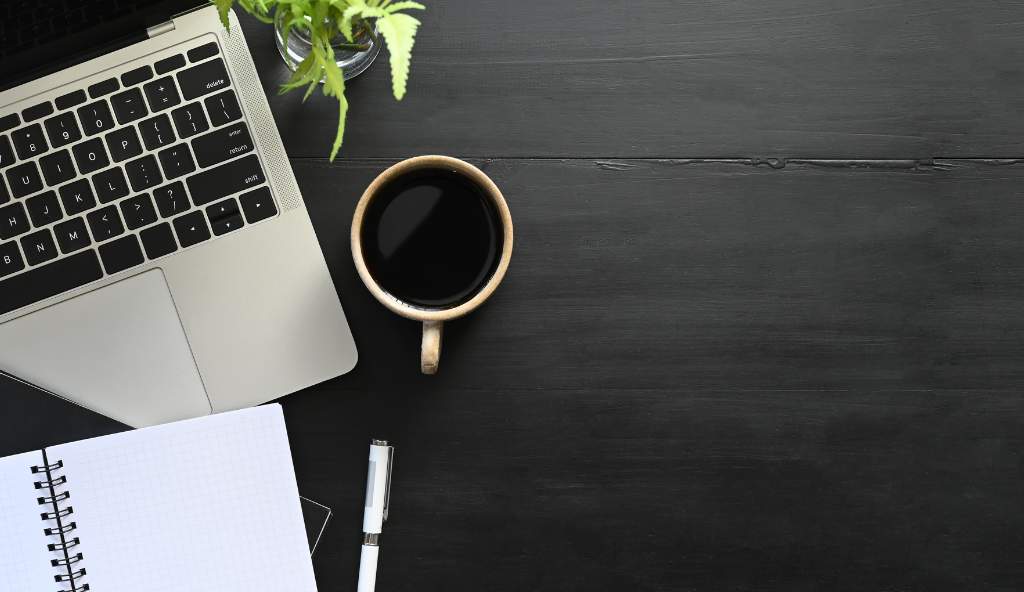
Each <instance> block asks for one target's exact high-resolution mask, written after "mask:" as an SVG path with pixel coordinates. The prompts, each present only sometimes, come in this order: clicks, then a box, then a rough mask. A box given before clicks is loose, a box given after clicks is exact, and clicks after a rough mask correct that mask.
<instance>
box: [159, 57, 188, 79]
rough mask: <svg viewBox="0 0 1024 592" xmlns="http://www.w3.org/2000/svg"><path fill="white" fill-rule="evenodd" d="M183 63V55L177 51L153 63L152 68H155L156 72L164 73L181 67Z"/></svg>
mask: <svg viewBox="0 0 1024 592" xmlns="http://www.w3.org/2000/svg"><path fill="white" fill-rule="evenodd" d="M184 65H185V56H183V55H181V54H180V53H179V54H177V55H172V56H171V57H169V58H164V59H162V60H160V61H158V62H157V63H155V64H153V68H155V69H156V73H157V74H166V73H168V72H173V71H175V70H177V69H178V68H181V67H183V66H184Z"/></svg>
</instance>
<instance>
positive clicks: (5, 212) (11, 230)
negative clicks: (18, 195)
mask: <svg viewBox="0 0 1024 592" xmlns="http://www.w3.org/2000/svg"><path fill="white" fill-rule="evenodd" d="M29 230H30V227H29V225H28V216H26V215H25V206H23V205H22V204H21V202H20V201H19V202H15V203H12V204H10V205H8V206H4V207H2V208H0V239H3V240H7V239H9V238H14V237H16V236H18V235H19V234H25V233H26V232H28V231H29Z"/></svg>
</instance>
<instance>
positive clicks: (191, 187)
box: [186, 154, 265, 206]
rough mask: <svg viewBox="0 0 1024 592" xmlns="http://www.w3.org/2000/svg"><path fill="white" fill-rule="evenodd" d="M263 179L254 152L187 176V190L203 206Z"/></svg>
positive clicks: (254, 185) (256, 183)
mask: <svg viewBox="0 0 1024 592" xmlns="http://www.w3.org/2000/svg"><path fill="white" fill-rule="evenodd" d="M264 181H265V179H264V177H263V169H262V168H261V167H260V161H259V159H258V158H257V157H256V155H255V154H250V155H249V156H244V157H242V158H239V159H238V160H232V161H231V162H229V163H227V164H222V165H220V166H219V167H214V168H212V169H207V170H205V171H203V172H201V173H197V174H195V175H192V176H191V177H189V178H188V180H187V181H186V183H188V192H189V193H190V194H191V195H192V201H193V202H195V205H196V206H203V205H206V204H208V203H210V202H211V201H215V200H218V199H220V198H222V197H226V196H228V195H233V194H235V193H238V192H239V191H245V190H246V189H249V188H250V187H256V186H257V185H261V184H262V183H263V182H264Z"/></svg>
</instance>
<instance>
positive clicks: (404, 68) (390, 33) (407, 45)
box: [377, 13, 420, 101]
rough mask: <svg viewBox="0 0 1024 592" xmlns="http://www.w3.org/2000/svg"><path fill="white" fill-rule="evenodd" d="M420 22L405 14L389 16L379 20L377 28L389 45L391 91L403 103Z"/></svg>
mask: <svg viewBox="0 0 1024 592" xmlns="http://www.w3.org/2000/svg"><path fill="white" fill-rule="evenodd" d="M419 26H420V22H419V21H418V20H416V19H415V18H413V17H411V16H409V15H407V14H403V13H395V14H388V15H387V16H384V17H382V18H379V19H377V28H378V30H380V34H381V35H383V36H384V40H385V41H387V44H388V56H389V62H390V64H391V91H392V93H394V95H395V99H396V100H399V101H401V100H402V97H404V96H405V89H406V83H407V82H408V80H409V62H410V61H411V60H412V46H413V43H414V42H415V41H416V29H418V28H419Z"/></svg>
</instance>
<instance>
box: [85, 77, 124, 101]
mask: <svg viewBox="0 0 1024 592" xmlns="http://www.w3.org/2000/svg"><path fill="white" fill-rule="evenodd" d="M119 88H121V85H120V84H118V83H117V79H116V78H107V79H106V80H101V81H100V82H97V83H96V84H93V85H91V86H89V97H90V98H93V99H95V98H97V97H102V96H103V95H109V94H110V93H112V92H114V91H116V90H117V89H119Z"/></svg>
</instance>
